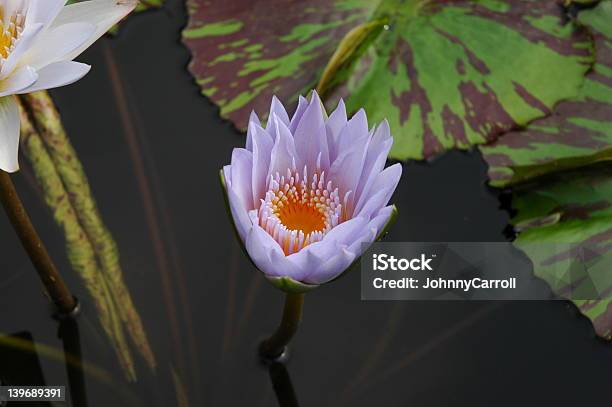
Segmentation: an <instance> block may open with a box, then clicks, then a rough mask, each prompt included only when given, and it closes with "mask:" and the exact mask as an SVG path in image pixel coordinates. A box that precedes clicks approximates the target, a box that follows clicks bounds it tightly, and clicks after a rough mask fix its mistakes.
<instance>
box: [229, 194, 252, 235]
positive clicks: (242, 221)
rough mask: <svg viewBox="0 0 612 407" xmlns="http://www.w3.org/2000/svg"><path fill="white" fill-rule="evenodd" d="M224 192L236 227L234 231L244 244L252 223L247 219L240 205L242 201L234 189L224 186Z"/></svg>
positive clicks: (245, 211) (246, 214)
mask: <svg viewBox="0 0 612 407" xmlns="http://www.w3.org/2000/svg"><path fill="white" fill-rule="evenodd" d="M226 190H227V200H228V202H229V206H230V212H231V213H232V218H233V221H234V226H236V231H237V232H238V235H239V236H240V239H241V240H242V241H243V242H244V240H245V239H246V237H247V235H248V233H249V230H250V229H251V227H253V222H251V218H250V217H249V214H248V213H247V210H246V208H245V207H244V205H243V204H242V199H241V198H240V197H239V196H238V194H237V193H236V190H235V188H234V187H231V186H229V185H228V186H226Z"/></svg>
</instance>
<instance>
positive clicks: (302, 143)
mask: <svg viewBox="0 0 612 407" xmlns="http://www.w3.org/2000/svg"><path fill="white" fill-rule="evenodd" d="M294 140H295V148H296V150H297V152H298V155H299V158H300V160H299V162H298V169H300V170H301V169H302V167H303V166H304V165H306V166H307V167H308V168H309V171H311V173H312V171H314V170H315V169H316V168H317V164H320V166H321V170H323V171H328V169H329V153H328V151H327V134H326V131H325V117H324V114H323V104H322V103H321V99H320V98H319V95H318V94H317V92H314V91H313V92H312V98H311V99H310V104H309V105H308V107H307V108H306V111H305V112H304V114H303V115H302V119H301V120H300V122H299V124H298V126H297V129H296V130H295V134H294ZM319 160H320V161H319Z"/></svg>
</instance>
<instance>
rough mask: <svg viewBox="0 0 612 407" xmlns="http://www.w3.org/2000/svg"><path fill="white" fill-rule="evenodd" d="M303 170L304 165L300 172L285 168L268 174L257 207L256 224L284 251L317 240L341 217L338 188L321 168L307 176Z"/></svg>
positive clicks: (293, 251) (338, 221) (288, 253)
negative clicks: (309, 176) (257, 222)
mask: <svg viewBox="0 0 612 407" xmlns="http://www.w3.org/2000/svg"><path fill="white" fill-rule="evenodd" d="M307 173H308V171H307V168H306V167H304V171H303V173H302V174H300V172H299V171H297V170H295V169H294V170H293V171H291V170H289V169H288V170H287V173H286V175H283V176H281V175H280V174H279V173H276V174H274V175H271V176H270V178H269V180H268V191H267V192H266V196H265V199H262V200H261V206H260V207H259V211H258V218H259V226H261V227H262V228H263V229H264V230H265V231H266V232H268V233H269V234H270V236H272V237H273V238H274V240H276V241H277V242H278V244H279V245H280V246H281V247H282V249H283V251H284V252H285V254H286V255H290V254H292V253H297V252H298V251H300V250H301V249H303V248H304V247H306V246H308V245H309V244H311V243H314V242H318V241H320V240H321V239H323V237H324V236H325V234H326V233H327V232H328V231H330V230H331V229H332V228H333V227H335V226H337V225H338V224H340V223H342V221H343V219H342V217H343V216H342V204H341V203H340V195H339V192H338V188H334V186H333V184H332V182H331V181H327V184H326V183H325V172H322V173H318V172H315V173H314V174H313V175H312V177H311V178H308V175H307Z"/></svg>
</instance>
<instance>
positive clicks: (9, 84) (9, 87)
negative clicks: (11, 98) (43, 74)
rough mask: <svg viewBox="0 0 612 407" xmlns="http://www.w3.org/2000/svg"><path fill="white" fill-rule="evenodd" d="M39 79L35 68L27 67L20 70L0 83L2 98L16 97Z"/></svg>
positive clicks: (0, 95)
mask: <svg viewBox="0 0 612 407" xmlns="http://www.w3.org/2000/svg"><path fill="white" fill-rule="evenodd" d="M37 79H38V74H37V73H36V70H35V69H34V68H32V67H30V66H27V65H26V66H24V67H22V68H19V69H17V70H15V72H13V74H12V75H10V76H9V77H8V78H6V79H5V80H3V81H2V82H1V83H0V97H4V96H8V95H14V94H15V93H18V92H19V91H21V90H22V89H25V88H27V87H28V86H30V85H32V84H33V83H34V82H36V80H37Z"/></svg>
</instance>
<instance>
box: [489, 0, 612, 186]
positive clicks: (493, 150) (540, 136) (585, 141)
mask: <svg viewBox="0 0 612 407" xmlns="http://www.w3.org/2000/svg"><path fill="white" fill-rule="evenodd" d="M578 21H579V22H580V23H581V24H584V26H585V27H587V28H588V30H589V31H590V32H591V34H592V37H593V41H594V43H595V58H596V63H595V65H594V67H593V70H592V71H591V72H589V73H588V74H587V76H586V80H585V82H584V85H583V86H582V88H581V89H580V92H579V95H578V96H577V97H576V98H574V99H572V100H569V101H565V102H561V103H560V104H559V105H558V106H557V107H556V108H555V109H554V113H553V114H552V115H551V116H550V117H547V118H545V119H541V120H537V121H535V122H533V123H532V124H530V125H529V126H528V127H527V128H526V129H525V130H523V131H515V132H510V133H508V134H506V135H504V137H502V138H500V139H499V140H497V141H496V142H495V143H493V144H491V145H489V146H484V147H482V148H481V150H482V152H483V155H484V158H485V160H486V161H487V162H488V164H489V177H490V179H491V184H492V185H494V186H507V185H511V184H516V183H520V182H523V181H526V180H529V179H532V178H535V177H538V176H542V175H546V174H548V173H550V172H555V171H559V170H567V169H571V168H577V167H581V166H585V165H589V164H592V163H594V162H600V161H610V160H611V159H612V1H608V0H606V1H604V2H602V3H600V4H599V5H598V6H597V7H596V8H594V9H590V10H582V11H581V12H580V14H579V15H578Z"/></svg>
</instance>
